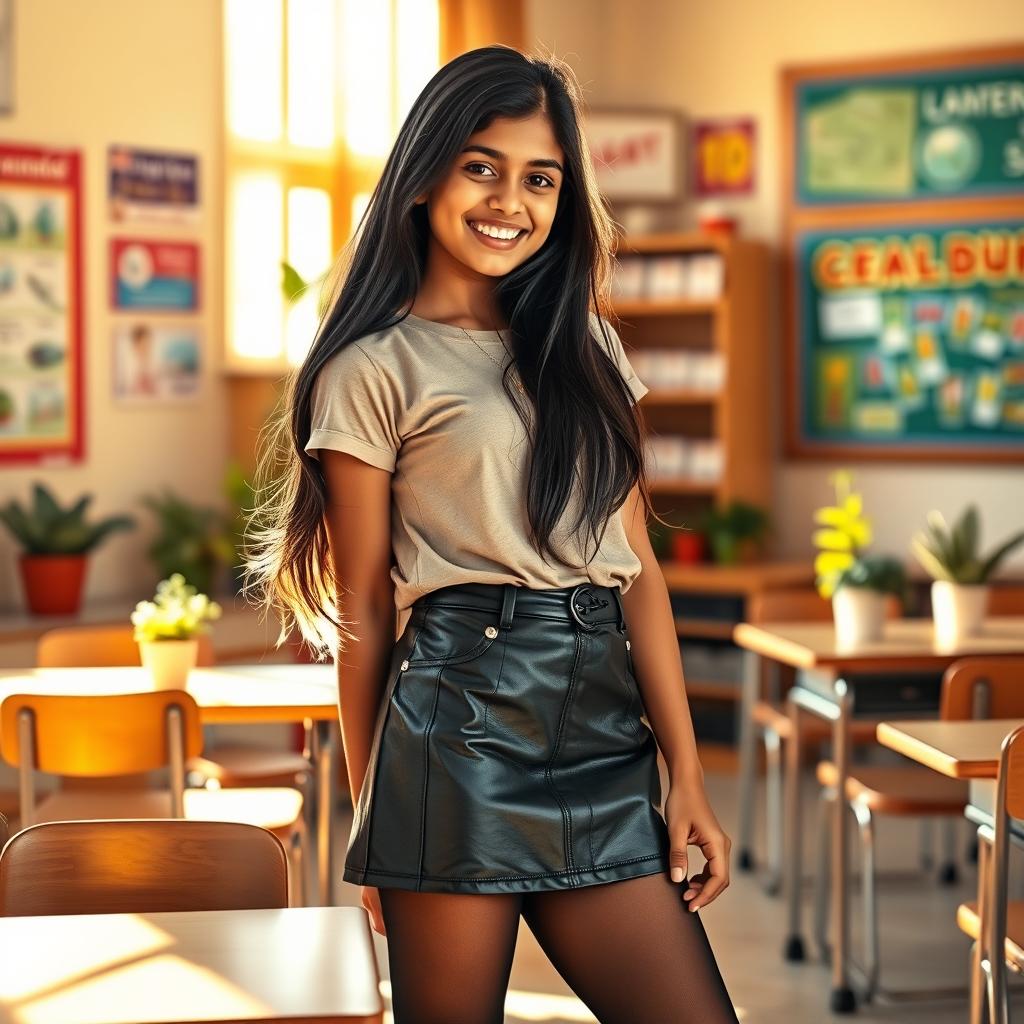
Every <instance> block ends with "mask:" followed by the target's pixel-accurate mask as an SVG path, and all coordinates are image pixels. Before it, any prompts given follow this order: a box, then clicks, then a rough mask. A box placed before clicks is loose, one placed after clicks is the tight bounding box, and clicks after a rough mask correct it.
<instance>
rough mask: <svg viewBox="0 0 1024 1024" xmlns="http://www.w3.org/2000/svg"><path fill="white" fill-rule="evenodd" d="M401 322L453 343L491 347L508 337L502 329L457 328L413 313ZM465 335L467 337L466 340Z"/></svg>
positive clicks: (500, 343) (406, 315)
mask: <svg viewBox="0 0 1024 1024" xmlns="http://www.w3.org/2000/svg"><path fill="white" fill-rule="evenodd" d="M402 319H403V322H407V323H410V324H412V326H413V327H419V328H420V329H421V330H424V331H429V332H430V333H431V334H437V335H439V336H440V337H442V338H451V339H452V340H453V341H464V342H468V341H470V339H472V340H473V341H476V342H481V341H489V342H490V343H491V344H492V345H503V344H504V340H505V338H507V337H508V334H509V329H508V328H507V327H503V328H501V329H500V330H496V331H484V330H480V329H479V328H476V327H459V326H458V325H457V324H445V323H442V322H441V321H440V320H426V319H424V318H423V317H422V316H417V315H416V314H415V313H406V314H405V316H404V317H403V318H402ZM466 335H469V337H468V338H467V337H466Z"/></svg>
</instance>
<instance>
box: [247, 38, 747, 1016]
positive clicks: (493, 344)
mask: <svg viewBox="0 0 1024 1024" xmlns="http://www.w3.org/2000/svg"><path fill="white" fill-rule="evenodd" d="M580 111H581V100H580V95H579V89H578V85H577V83H576V81H575V79H574V77H573V75H572V72H571V71H570V70H569V69H568V68H567V67H566V66H565V65H563V64H562V63H561V62H559V61H556V60H554V59H550V58H540V57H530V56H526V55H524V54H522V53H520V52H519V51H517V50H515V49H512V48H509V47H505V46H488V47H484V48H481V49H478V50H473V51H471V52H468V53H464V54H462V55H461V56H459V57H457V58H456V59H455V60H453V61H451V62H450V63H449V64H447V65H446V66H445V67H443V68H442V69H441V70H440V71H439V72H438V73H437V74H436V75H435V76H434V77H433V79H431V81H430V82H429V83H428V84H427V86H426V88H425V89H424V90H423V92H422V94H421V95H420V96H419V98H418V99H417V101H416V103H415V104H414V106H413V107H412V109H411V111H410V113H409V115H408V118H407V119H406V121H405V124H404V125H403V126H402V129H401V131H400V133H399V136H398V139H397V141H396V142H395V145H394V148H393V150H392V152H391V154H390V156H389V158H388V160H387V163H386V165H385V167H384V171H383V174H382V176H381V179H380V182H379V183H378V185H377V187H376V189H375V191H374V193H373V195H372V197H371V201H370V204H369V206H368V209H367V211H366V214H365V215H364V217H363V220H362V221H361V223H360V225H359V230H358V231H357V232H356V235H355V237H354V239H353V241H352V242H351V243H350V245H349V247H348V249H347V251H346V253H345V254H343V257H342V260H341V261H340V262H339V268H338V271H337V276H336V283H335V285H334V287H333V288H332V289H331V292H332V297H331V300H330V301H329V303H328V304H327V306H326V311H325V315H324V317H323V320H322V323H321V325H320V329H319V331H318V334H317V337H316V339H315V341H314V343H313V345H312V348H311V350H310V353H309V355H308V357H307V358H306V360H305V362H304V364H303V365H302V367H301V369H299V371H298V372H297V374H296V375H295V377H294V380H293V381H292V384H291V387H290V390H289V403H288V404H289V409H288V412H287V415H286V416H284V417H282V419H281V421H280V423H279V428H280V430H279V438H278V443H277V445H276V446H275V445H272V446H271V449H270V454H269V455H267V456H266V458H267V464H266V468H267V469H268V472H267V473H266V474H265V478H269V477H271V476H272V475H274V474H275V472H276V471H277V470H279V469H280V468H282V466H283V468H284V469H285V473H284V474H283V475H282V474H280V473H277V480H278V483H277V484H276V485H275V487H274V489H273V491H272V493H271V494H270V495H269V497H268V499H267V501H266V503H265V504H264V505H263V506H262V509H261V515H260V525H259V526H258V528H256V529H255V530H254V531H253V540H254V546H253V547H252V548H251V554H252V561H251V565H250V577H249V580H248V589H249V592H250V593H252V592H253V591H256V592H257V594H258V596H259V597H260V598H261V599H262V601H263V602H264V603H265V604H266V605H267V606H268V607H272V608H274V609H275V610H276V611H277V612H278V613H279V614H281V615H282V617H283V619H284V625H285V628H286V629H287V628H289V627H290V626H291V625H292V624H294V625H297V627H298V628H299V630H300V632H301V633H302V635H303V637H304V638H305V640H306V641H307V642H309V643H310V644H312V645H313V646H314V647H315V648H317V649H318V650H319V651H320V652H321V654H323V653H326V652H328V651H329V652H330V653H331V654H333V655H334V657H335V660H336V664H337V666H338V685H339V698H340V708H341V725H342V733H343V739H344V747H345V754H346V759H347V765H348V775H349V784H350V787H351V792H352V794H353V803H354V806H355V816H354V820H353V824H352V832H351V836H350V840H349V846H348V851H347V856H346V860H345V867H344V875H343V877H344V878H345V879H346V880H348V881H349V882H353V883H355V884H357V885H360V886H362V903H363V906H364V907H365V908H366V909H367V911H368V912H369V914H370V917H371V921H372V925H373V927H374V928H375V929H376V930H377V931H378V932H380V933H381V934H386V935H387V938H388V956H389V962H390V970H391V986H392V999H393V1007H394V1012H395V1019H396V1021H397V1024H418V1022H437V1024H442V1022H443V1024H460V1022H466V1024H482V1022H493V1021H501V1020H502V1007H503V1003H504V997H505V992H506V988H507V984H508V978H509V971H510V967H511V963H512V955H513V950H514V947H515V941H516V935H517V930H518V920H519V917H520V915H522V916H523V917H524V918H525V920H526V923H527V925H528V926H529V927H530V929H531V930H532V931H533V933H534V934H535V935H536V937H537V939H538V941H539V942H540V944H541V946H542V947H543V949H544V950H545V952H546V953H547V955H548V956H549V958H550V959H551V961H552V963H553V964H554V966H555V967H556V968H557V970H558V971H559V972H560V973H561V975H562V976H563V977H564V978H565V980H566V981H567V982H568V984H569V985H570V986H571V987H572V988H573V989H574V991H575V992H576V993H577V994H578V995H579V997H580V998H581V999H582V1000H583V1001H584V1002H585V1003H586V1004H587V1005H588V1006H589V1007H590V1008H591V1009H592V1010H593V1012H594V1013H595V1014H596V1016H597V1017H598V1019H599V1020H601V1021H603V1022H606V1024H667V1022H669V1021H672V1022H677V1024H686V1022H697V1021H700V1022H703V1024H719V1022H734V1021H735V1020H736V1016H735V1013H734V1011H733V1009H732V1004H731V1002H730V999H729V996H728V994H727V992H726V989H725V985H724V983H723V980H722V977H721V974H720V972H719V969H718V967H717V964H716V962H715V958H714V955H713V953H712V951H711V948H710V946H709V943H708V940H707V937H706V935H705V932H704V929H703V926H702V924H701V922H700V918H699V916H698V915H697V914H695V913H693V911H696V910H697V909H699V908H703V907H706V906H707V905H708V904H709V903H711V902H712V900H714V899H715V898H716V897H717V896H718V895H720V893H721V892H722V891H723V890H724V889H725V887H726V886H727V885H728V881H729V867H728V862H729V846H730V841H729V839H728V838H727V836H726V835H725V833H724V832H723V830H722V828H721V826H720V825H719V823H718V821H717V820H716V818H715V815H714V813H713V812H712V809H711V807H710V806H709V804H708V800H707V797H706V795H705V792H704V785H703V773H702V770H701V766H700V763H699V761H698V758H697V752H696V747H695V743H694V735H693V727H692V724H691V720H690V714H689V709H688V706H687V700H686V694H685V690H684V685H683V676H682V666H681V664H680V658H679V649H678V645H677V640H676V631H675V627H674V624H673V616H672V611H671V607H670V602H669V597H668V593H667V590H666V587H665V583H664V579H663V577H662V575H661V573H660V572H659V568H658V563H657V561H656V560H655V557H654V555H653V553H652V551H651V546H650V543H649V540H648V535H647V528H646V517H647V514H648V511H649V510H650V509H651V505H650V499H649V494H648V491H647V486H646V483H645V479H644V460H643V431H642V420H641V419H640V416H639V413H638V410H637V409H636V408H635V406H634V404H633V403H634V401H635V400H636V399H639V398H640V397H641V396H642V395H643V394H644V393H645V392H646V390H647V388H646V387H645V386H644V384H642V383H641V382H640V380H639V379H638V378H637V376H636V375H635V374H634V372H633V370H632V367H631V366H630V364H629V361H628V359H627V358H626V355H625V353H624V351H623V348H622V343H621V341H620V339H619V337H618V335H617V333H616V331H615V330H614V329H613V328H612V327H611V325H610V324H609V323H608V322H607V320H606V319H605V318H604V316H603V315H601V310H603V309H605V308H607V302H608V290H609V278H610V269H611V260H612V256H611V250H612V247H613V240H614V239H613V221H612V220H611V219H610V217H609V215H608V213H607V211H606V209H605V207H604V205H603V203H602V200H601V198H600V195H599V193H598V190H597V187H596V185H595V180H594V175H593V170H592V166H591V163H590V158H589V155H588V151H587V148H586V144H585V141H584V136H583V134H582V132H581V127H580V117H581V114H580ZM335 616H337V618H336V617H335ZM350 641H356V642H355V643H354V644H352V643H350ZM641 715H646V719H647V721H648V722H649V723H650V728H648V727H647V726H646V725H645V724H644V722H643V721H641ZM652 730H653V732H652ZM655 737H656V739H655ZM659 745H660V748H661V750H662V752H663V755H664V758H665V761H666V765H667V768H668V774H669V778H670V781H671V786H670V788H669V790H668V792H667V794H665V795H664V796H665V799H664V817H663V816H662V814H661V813H659V806H660V805H661V803H662V797H663V794H662V791H661V790H662V787H661V779H660V775H659V771H658V762H657V748H658V746H659ZM688 845H694V846H697V847H699V848H700V849H701V851H702V852H703V854H704V856H705V858H706V865H705V866H704V867H703V868H702V869H701V870H699V871H697V872H695V873H694V874H693V875H692V877H690V878H689V879H688V880H687V878H686V875H687V846H688Z"/></svg>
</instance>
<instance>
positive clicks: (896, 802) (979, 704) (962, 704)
mask: <svg viewBox="0 0 1024 1024" xmlns="http://www.w3.org/2000/svg"><path fill="white" fill-rule="evenodd" d="M939 715H940V717H941V718H942V719H943V720H944V721H964V720H968V719H972V718H1019V717H1022V716H1024V658H1020V657H970V658H961V659H960V660H959V661H956V662H954V663H953V664H952V665H950V666H949V668H948V669H947V670H946V672H945V674H944V675H943V679H942V696H941V703H940V707H939ZM818 780H819V782H821V784H822V786H823V789H822V795H823V802H822V809H823V811H825V812H826V813H823V814H822V825H821V836H820V840H819V853H820V859H819V870H818V877H817V884H816V901H815V902H816V907H817V914H816V932H817V938H818V943H819V945H820V946H821V947H822V948H823V949H824V948H825V947H826V940H825V929H826V923H827V914H828V898H827V891H826V888H825V877H826V875H827V871H826V870H825V869H826V867H827V857H826V852H827V847H828V841H829V838H830V834H831V830H830V829H829V827H828V819H829V814H828V813H827V808H826V804H827V803H830V802H831V801H832V800H834V799H835V798H836V790H835V766H834V765H832V764H831V762H827V761H823V762H821V763H820V764H819V765H818ZM846 799H847V803H848V804H849V806H850V809H851V810H852V811H853V814H854V816H855V817H856V819H857V824H858V826H859V831H860V837H861V849H862V851H863V865H862V871H861V877H862V895H863V905H864V935H865V947H866V956H865V961H864V966H863V968H860V966H859V965H857V964H854V966H855V967H857V968H859V970H860V973H862V974H863V975H864V979H865V991H864V997H865V999H866V1000H868V1001H870V1000H871V999H872V998H873V997H874V995H875V994H876V993H878V992H880V991H882V990H881V988H880V984H879V972H880V953H879V929H878V900H877V892H876V885H875V855H874V818H875V816H877V815H886V816H889V817H920V816H923V815H931V816H942V817H944V818H946V819H947V820H948V821H949V823H950V824H951V825H952V824H955V823H956V821H957V820H958V819H959V818H960V817H961V816H962V815H963V813H964V809H965V807H966V805H967V799H968V786H967V783H966V782H965V781H963V780H960V779H950V778H946V777H945V776H943V775H939V774H938V773H937V772H934V771H932V770H931V769H930V768H926V767H924V766H923V765H919V764H913V763H908V764H906V765H897V766H895V767H891V768H890V767H876V766H867V765H854V766H851V769H850V772H849V775H848V776H847V786H846ZM944 991H945V990H942V992H944ZM950 992H951V993H952V992H956V993H959V992H960V990H959V989H955V990H950ZM923 994H926V993H922V992H917V991H910V992H907V991H902V992H886V993H885V995H887V997H888V998H889V999H891V1000H894V1001H896V1000H899V999H900V998H903V997H909V998H917V997H919V996H921V995H923ZM927 994H931V995H937V994H940V993H939V990H935V991H934V992H930V993H927Z"/></svg>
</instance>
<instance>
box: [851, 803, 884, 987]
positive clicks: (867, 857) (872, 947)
mask: <svg viewBox="0 0 1024 1024" xmlns="http://www.w3.org/2000/svg"><path fill="white" fill-rule="evenodd" d="M850 806H851V807H852V809H853V813H854V816H855V817H856V818H857V824H858V825H859V826H860V840H861V847H860V848H861V887H862V893H863V898H864V947H865V958H864V967H865V970H864V975H865V986H864V993H863V995H864V1001H865V1002H868V1003H870V1002H871V1001H872V1000H873V999H874V997H875V993H876V992H877V991H878V972H879V964H880V958H879V953H878V897H877V893H876V890H875V828H874V819H873V818H872V815H871V808H870V807H868V806H867V804H864V803H862V802H861V801H860V800H855V801H853V803H852V804H851V805H850Z"/></svg>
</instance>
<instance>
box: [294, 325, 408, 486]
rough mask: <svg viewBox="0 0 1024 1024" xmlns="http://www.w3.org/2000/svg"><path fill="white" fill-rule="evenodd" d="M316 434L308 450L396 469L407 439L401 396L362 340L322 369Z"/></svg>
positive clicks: (316, 389)
mask: <svg viewBox="0 0 1024 1024" xmlns="http://www.w3.org/2000/svg"><path fill="white" fill-rule="evenodd" d="M310 424H311V430H310V435H309V440H308V441H307V442H306V445H305V450H306V451H307V452H309V454H310V455H312V456H313V458H315V459H318V458H319V457H320V456H319V453H318V449H320V448H331V449H333V450H334V451H339V452H348V453H349V454H350V455H354V456H356V458H358V459H362V461H363V462H368V463H369V464H370V465H371V466H377V467H378V468H379V469H386V470H387V471H388V472H390V473H393V472H394V471H395V463H396V461H397V459H398V449H399V447H400V445H401V437H400V435H399V431H398V427H397V415H396V411H395V395H394V392H393V390H392V389H390V388H389V387H388V386H387V382H386V380H385V378H384V376H383V374H382V373H381V371H380V369H379V368H378V367H377V365H376V364H375V363H374V362H373V360H372V359H371V358H370V356H368V355H367V354H366V352H365V351H364V350H363V348H362V347H361V346H360V345H359V344H358V343H357V342H350V343H349V344H347V345H346V346H345V347H344V348H342V349H341V351H339V352H337V353H336V354H335V355H333V356H332V357H331V358H330V359H328V361H327V362H326V363H325V364H324V365H323V367H321V369H320V372H319V373H318V374H317V377H316V380H315V381H314V383H313V393H312V399H311V415H310Z"/></svg>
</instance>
